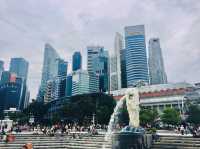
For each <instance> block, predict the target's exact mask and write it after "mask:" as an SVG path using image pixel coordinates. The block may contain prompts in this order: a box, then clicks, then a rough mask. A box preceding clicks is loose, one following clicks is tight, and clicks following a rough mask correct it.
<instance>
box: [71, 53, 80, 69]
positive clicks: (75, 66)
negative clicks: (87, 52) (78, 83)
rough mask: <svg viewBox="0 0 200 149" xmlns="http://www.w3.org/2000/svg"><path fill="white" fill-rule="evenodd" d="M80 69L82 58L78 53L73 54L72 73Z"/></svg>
mask: <svg viewBox="0 0 200 149" xmlns="http://www.w3.org/2000/svg"><path fill="white" fill-rule="evenodd" d="M79 69H82V56H81V53H80V52H74V54H73V56H72V71H77V70H79Z"/></svg>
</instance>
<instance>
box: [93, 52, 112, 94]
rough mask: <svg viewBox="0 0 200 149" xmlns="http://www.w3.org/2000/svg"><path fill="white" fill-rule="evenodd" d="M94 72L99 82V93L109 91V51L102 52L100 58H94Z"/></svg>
mask: <svg viewBox="0 0 200 149" xmlns="http://www.w3.org/2000/svg"><path fill="white" fill-rule="evenodd" d="M92 70H93V72H94V74H95V75H96V77H97V79H98V82H99V91H100V92H106V91H108V88H109V87H108V85H109V84H108V81H109V80H108V79H109V77H108V76H109V75H108V72H109V70H108V51H102V52H101V53H99V55H98V56H96V57H94V58H93V62H92Z"/></svg>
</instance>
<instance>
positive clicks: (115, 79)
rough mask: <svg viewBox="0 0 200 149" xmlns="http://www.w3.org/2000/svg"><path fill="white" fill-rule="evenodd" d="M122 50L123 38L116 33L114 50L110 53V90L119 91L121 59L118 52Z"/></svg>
mask: <svg viewBox="0 0 200 149" xmlns="http://www.w3.org/2000/svg"><path fill="white" fill-rule="evenodd" d="M122 49H123V37H122V35H121V34H120V33H116V35H115V41H114V50H111V51H110V90H111V91H114V90H119V89H121V60H120V59H121V57H120V52H121V50H122Z"/></svg>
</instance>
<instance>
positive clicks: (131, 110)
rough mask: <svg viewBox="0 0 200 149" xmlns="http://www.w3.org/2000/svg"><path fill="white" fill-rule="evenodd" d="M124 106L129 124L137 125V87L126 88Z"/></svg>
mask: <svg viewBox="0 0 200 149" xmlns="http://www.w3.org/2000/svg"><path fill="white" fill-rule="evenodd" d="M126 106H127V110H128V114H129V123H130V124H129V125H130V126H132V127H136V128H137V127H139V125H140V120H139V111H140V109H139V92H138V89H137V88H131V89H128V90H127V92H126Z"/></svg>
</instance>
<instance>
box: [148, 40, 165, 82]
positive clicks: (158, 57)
mask: <svg viewBox="0 0 200 149" xmlns="http://www.w3.org/2000/svg"><path fill="white" fill-rule="evenodd" d="M148 49H149V75H150V84H165V83H167V75H166V73H165V67H164V62H163V56H162V50H161V47H160V40H159V38H151V39H150V40H149V48H148Z"/></svg>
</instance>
